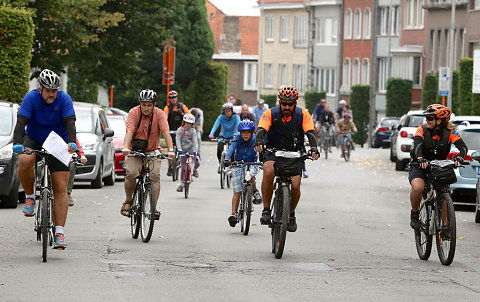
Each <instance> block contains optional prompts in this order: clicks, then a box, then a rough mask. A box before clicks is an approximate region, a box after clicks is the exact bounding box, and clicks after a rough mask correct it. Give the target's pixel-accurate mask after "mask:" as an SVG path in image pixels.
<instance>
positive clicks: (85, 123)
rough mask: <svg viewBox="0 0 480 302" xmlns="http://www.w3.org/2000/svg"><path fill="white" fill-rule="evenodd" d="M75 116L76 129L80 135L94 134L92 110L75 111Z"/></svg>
mask: <svg viewBox="0 0 480 302" xmlns="http://www.w3.org/2000/svg"><path fill="white" fill-rule="evenodd" d="M75 116H76V118H77V120H76V122H75V127H76V128H77V132H78V133H94V131H93V121H92V111H90V110H78V109H76V110H75Z"/></svg>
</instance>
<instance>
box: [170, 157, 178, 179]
mask: <svg viewBox="0 0 480 302" xmlns="http://www.w3.org/2000/svg"><path fill="white" fill-rule="evenodd" d="M176 166H177V157H174V158H172V160H171V161H170V169H171V171H172V180H173V181H175V180H177V179H176V175H175V172H176V169H175V167H176Z"/></svg>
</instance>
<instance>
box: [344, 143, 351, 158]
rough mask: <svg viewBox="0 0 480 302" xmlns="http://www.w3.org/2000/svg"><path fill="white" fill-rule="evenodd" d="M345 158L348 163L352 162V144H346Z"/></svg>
mask: <svg viewBox="0 0 480 302" xmlns="http://www.w3.org/2000/svg"><path fill="white" fill-rule="evenodd" d="M344 154H345V156H344V158H345V161H346V162H348V161H349V160H350V142H346V143H345V152H344Z"/></svg>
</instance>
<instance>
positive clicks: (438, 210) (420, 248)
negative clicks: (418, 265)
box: [410, 160, 469, 265]
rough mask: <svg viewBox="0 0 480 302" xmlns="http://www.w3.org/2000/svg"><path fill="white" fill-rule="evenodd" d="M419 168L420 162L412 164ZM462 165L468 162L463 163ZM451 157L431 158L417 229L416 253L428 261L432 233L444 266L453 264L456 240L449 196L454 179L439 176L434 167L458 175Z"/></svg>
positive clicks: (452, 209) (415, 231)
mask: <svg viewBox="0 0 480 302" xmlns="http://www.w3.org/2000/svg"><path fill="white" fill-rule="evenodd" d="M410 165H411V166H412V167H419V166H420V165H419V164H418V163H416V162H415V163H410ZM462 165H469V163H468V162H462ZM454 166H455V163H454V161H452V160H432V161H430V163H429V165H428V167H427V181H426V182H425V190H424V191H423V196H422V201H421V202H420V215H419V220H420V223H421V227H420V228H419V229H417V230H414V233H415V246H416V248H417V254H418V256H419V257H420V259H422V260H427V259H428V258H429V257H430V254H431V251H432V241H433V235H435V241H436V245H437V254H438V258H439V259H440V262H441V263H442V264H443V265H450V264H451V263H452V261H453V257H454V256H455V247H456V239H457V237H456V236H457V229H456V218H455V209H454V207H453V202H452V198H451V196H450V184H451V183H453V182H455V180H452V181H445V180H442V179H439V178H438V176H436V175H434V174H435V171H434V169H442V168H443V169H451V171H450V173H451V174H453V176H455V172H453V168H454Z"/></svg>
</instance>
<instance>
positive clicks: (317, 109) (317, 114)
mask: <svg viewBox="0 0 480 302" xmlns="http://www.w3.org/2000/svg"><path fill="white" fill-rule="evenodd" d="M326 104H327V100H325V99H321V100H320V103H318V104H317V105H316V106H315V109H313V114H312V119H313V121H314V122H318V120H319V118H320V114H321V113H322V112H323V110H324V108H325V105H326ZM315 128H316V127H315Z"/></svg>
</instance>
